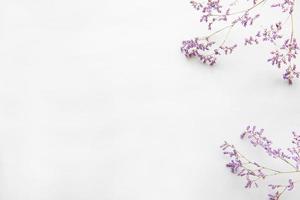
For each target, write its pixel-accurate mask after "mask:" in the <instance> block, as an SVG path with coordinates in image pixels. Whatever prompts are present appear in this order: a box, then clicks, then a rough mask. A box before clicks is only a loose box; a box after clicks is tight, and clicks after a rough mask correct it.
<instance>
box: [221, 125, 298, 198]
mask: <svg viewBox="0 0 300 200" xmlns="http://www.w3.org/2000/svg"><path fill="white" fill-rule="evenodd" d="M263 132H264V130H263V129H260V130H257V129H256V127H255V126H253V127H250V126H248V127H247V128H246V130H245V131H244V132H243V133H242V135H241V139H247V140H248V141H249V142H250V143H251V144H252V145H253V146H254V147H258V148H262V149H263V150H264V151H265V153H266V154H267V155H268V156H270V157H272V158H274V159H277V160H280V161H281V162H283V164H286V165H287V167H289V168H290V170H288V171H281V170H278V169H274V168H270V167H266V166H264V165H261V164H259V163H257V162H255V161H252V160H250V159H248V158H247V157H246V156H244V155H243V154H242V153H240V152H239V151H238V150H237V149H236V148H235V146H234V145H232V144H229V143H228V142H226V141H225V143H224V144H223V145H222V146H221V149H222V151H223V153H224V154H225V155H227V156H228V157H229V158H230V162H229V163H227V164H226V167H228V168H229V169H230V170H231V172H232V173H234V174H236V175H237V176H240V177H243V178H245V180H246V185H245V187H246V188H252V187H258V184H259V182H260V181H263V180H266V179H267V178H269V177H271V176H280V175H284V174H285V175H290V176H292V175H293V176H296V175H300V135H299V134H296V133H295V132H293V138H292V146H291V147H290V148H287V149H285V150H283V149H281V148H275V147H273V143H272V141H271V140H269V139H268V138H267V137H265V136H264V135H263ZM299 182H300V180H294V178H292V177H290V178H289V180H288V181H287V183H285V184H269V185H268V186H269V188H270V189H271V191H272V192H270V193H269V194H268V199H269V200H279V199H280V197H282V195H283V194H284V193H285V192H287V191H291V190H293V189H294V186H295V184H296V183H299Z"/></svg>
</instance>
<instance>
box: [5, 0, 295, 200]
mask: <svg viewBox="0 0 300 200" xmlns="http://www.w3.org/2000/svg"><path fill="white" fill-rule="evenodd" d="M272 15H273V16H274V14H272ZM198 20H199V18H198V15H197V13H196V12H195V11H194V10H193V9H192V8H191V7H190V5H189V3H188V1H171V0H165V1H160V0H152V1H145V0H127V1H121V0H119V1H109V0H100V1H99V0H85V1H83V0H81V1H79V0H72V1H71V0H44V1H39V0H26V1H24V0H22V1H21V0H2V1H1V2H0V95H1V96H0V199H1V200H2V199H3V200H54V199H56V200H66V199H72V200H81V199H82V200H86V199H89V200H96V199H97V200H99V199H101V200H142V199H143V200H171V199H172V200H183V199H188V200H199V199H211V200H219V199H230V200H241V199H243V200H253V199H265V192H264V191H261V190H248V191H247V190H245V189H244V188H243V184H244V181H242V180H241V179H240V178H237V177H235V176H233V175H231V174H230V173H229V171H228V170H227V169H225V167H224V163H225V161H226V160H225V158H224V157H223V155H222V154H221V152H220V151H219V148H218V147H219V145H220V144H221V143H222V142H223V140H225V139H226V140H228V141H231V142H233V143H235V144H236V145H237V146H239V147H240V148H242V149H243V150H245V151H246V152H247V153H248V154H249V155H250V157H251V156H252V157H251V158H253V159H255V158H258V157H259V158H260V156H258V155H260V154H261V151H253V150H252V148H251V147H250V145H248V144H246V143H242V142H240V141H239V134H240V132H241V131H242V130H243V128H244V127H245V126H246V125H248V124H256V125H257V126H259V127H264V128H265V129H266V134H267V135H268V136H269V137H270V138H273V140H274V141H275V143H277V144H278V145H286V144H288V142H289V141H290V132H291V131H293V130H295V131H298V132H300V106H299V102H300V81H296V84H294V85H293V86H292V87H290V86H288V85H287V84H286V83H285V82H283V81H282V80H281V74H280V72H279V71H278V70H276V69H274V68H273V67H271V66H270V65H268V64H267V63H266V62H265V60H266V57H267V55H268V51H269V49H264V48H247V49H240V50H239V51H237V52H236V53H235V54H234V55H232V56H229V57H222V58H221V59H220V60H219V64H218V65H217V66H216V67H213V68H211V67H207V66H203V65H201V64H200V63H199V62H198V61H196V60H191V61H188V60H186V59H185V58H184V57H183V56H182V55H181V53H180V52H179V47H180V42H181V40H183V39H188V38H191V37H194V36H196V35H198V34H201V33H202V32H203V30H204V26H200V25H198V24H199V23H198ZM297 23H298V22H297ZM298 24H299V23H298ZM298 24H297V25H298ZM297 30H299V28H298V27H297ZM296 33H297V35H298V36H299V31H297V32H296ZM234 34H240V32H239V31H238V33H236V32H235V33H234ZM246 35H247V34H246ZM273 164H274V165H275V164H276V162H273ZM299 179H300V177H299ZM299 191H300V187H298V190H296V191H294V192H293V193H289V194H287V195H286V199H297V198H298V197H299V196H300V193H299Z"/></svg>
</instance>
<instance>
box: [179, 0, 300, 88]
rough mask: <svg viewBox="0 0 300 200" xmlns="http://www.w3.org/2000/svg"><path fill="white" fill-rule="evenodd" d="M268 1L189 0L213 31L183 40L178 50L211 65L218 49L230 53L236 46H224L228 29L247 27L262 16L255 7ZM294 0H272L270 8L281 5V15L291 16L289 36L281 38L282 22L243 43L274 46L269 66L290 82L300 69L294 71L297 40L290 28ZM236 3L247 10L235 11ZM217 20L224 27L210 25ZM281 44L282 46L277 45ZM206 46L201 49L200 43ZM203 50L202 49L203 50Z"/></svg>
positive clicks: (215, 58)
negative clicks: (215, 37)
mask: <svg viewBox="0 0 300 200" xmlns="http://www.w3.org/2000/svg"><path fill="white" fill-rule="evenodd" d="M266 2H267V0H251V1H250V0H246V1H241V2H240V1H237V0H235V1H234V2H233V3H230V2H228V1H225V0H204V1H203V2H201V3H200V2H196V1H191V5H192V6H193V7H194V8H195V9H196V10H197V11H198V12H200V22H201V23H205V24H207V26H208V30H209V31H211V32H212V33H211V34H209V35H208V36H205V37H203V38H204V39H199V38H198V37H196V38H195V39H192V40H186V41H183V43H182V47H181V50H182V52H183V53H184V54H185V55H186V56H187V57H188V58H190V57H198V58H199V59H200V60H201V61H202V62H203V63H207V64H209V65H214V64H215V63H216V60H217V56H219V55H222V53H220V51H221V50H224V48H225V49H227V53H226V52H223V54H225V55H227V54H231V53H232V51H233V49H235V48H236V47H237V43H234V45H232V46H231V47H230V46H228V45H225V43H226V42H227V40H228V37H229V34H230V32H231V30H232V29H233V28H234V27H236V26H237V25H238V24H240V25H242V27H245V28H247V27H248V26H251V25H253V24H254V23H255V22H256V19H257V18H259V17H260V16H261V14H260V13H255V9H256V8H257V7H259V6H261V5H264V4H265V3H266ZM294 2H295V0H275V2H274V1H273V2H272V4H270V7H271V8H272V9H274V10H276V9H277V8H280V11H281V12H282V15H287V19H290V21H291V24H292V28H291V34H290V35H289V36H288V38H284V36H283V34H282V33H281V32H282V30H283V28H284V25H285V24H286V22H284V23H282V22H281V21H279V22H277V23H275V24H270V25H268V27H267V28H265V29H263V30H259V31H257V33H256V34H255V35H254V36H250V37H247V38H245V41H244V45H245V46H247V45H248V46H251V45H254V44H259V43H260V42H269V44H272V45H274V46H275V50H273V51H271V57H270V58H269V59H268V60H267V61H268V62H270V63H271V64H272V65H274V66H277V67H278V68H280V69H283V71H284V72H283V79H285V80H287V81H288V83H289V84H292V83H293V79H294V78H299V76H300V72H298V70H297V66H296V64H295V59H296V58H297V54H298V52H297V50H299V47H298V44H297V41H296V39H295V38H294V34H293V32H294V30H293V23H294V22H293V11H294V4H295V3H294ZM238 3H242V6H243V7H246V9H243V10H239V11H234V10H235V6H236V4H238ZM216 23H226V24H227V25H225V26H224V27H223V28H221V29H219V30H216V31H214V32H213V31H212V29H213V27H214V26H213V25H214V24H216ZM223 32H227V33H226V34H225V36H224V39H223V40H222V41H221V42H217V41H215V40H213V39H212V37H213V36H214V35H216V34H220V33H223ZM280 43H281V45H280ZM278 44H279V46H278ZM202 45H204V46H207V45H209V47H206V48H205V49H203V48H202V47H201V46H202ZM204 51H205V52H204Z"/></svg>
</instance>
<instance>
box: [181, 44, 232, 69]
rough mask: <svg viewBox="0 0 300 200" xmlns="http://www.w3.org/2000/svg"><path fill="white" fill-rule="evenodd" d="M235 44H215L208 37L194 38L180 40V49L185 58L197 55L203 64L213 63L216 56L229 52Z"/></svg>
mask: <svg viewBox="0 0 300 200" xmlns="http://www.w3.org/2000/svg"><path fill="white" fill-rule="evenodd" d="M236 47H237V45H232V46H224V45H223V46H222V45H221V46H216V43H215V42H213V41H210V40H209V38H204V39H200V38H195V39H193V40H186V41H183V42H182V47H181V51H182V52H183V53H184V55H185V56H186V57H187V58H191V57H198V58H199V59H200V60H201V61H202V62H203V63H204V64H206V63H207V64H209V65H214V64H215V63H216V60H217V56H219V55H222V54H225V55H228V54H231V53H232V52H233V50H234V49H235V48H236Z"/></svg>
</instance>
